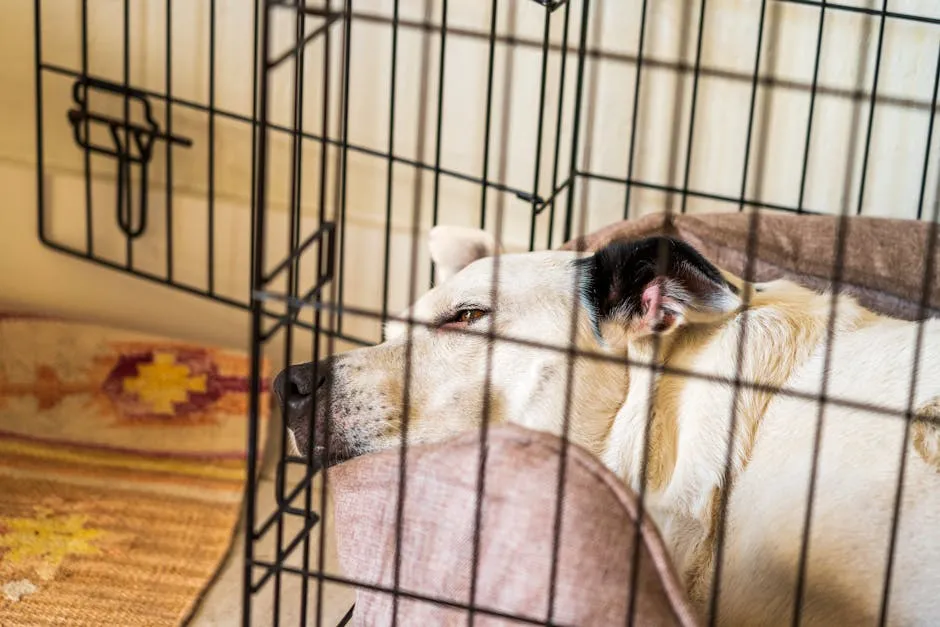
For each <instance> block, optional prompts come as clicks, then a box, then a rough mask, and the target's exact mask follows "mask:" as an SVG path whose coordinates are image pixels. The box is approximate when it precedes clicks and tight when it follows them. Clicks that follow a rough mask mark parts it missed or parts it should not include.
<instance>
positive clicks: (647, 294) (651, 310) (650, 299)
mask: <svg viewBox="0 0 940 627" xmlns="http://www.w3.org/2000/svg"><path fill="white" fill-rule="evenodd" d="M641 302H642V304H643V317H644V318H649V317H650V316H652V317H654V318H655V317H656V316H658V315H659V310H660V309H661V308H662V305H663V286H662V283H660V282H659V281H658V280H656V281H653V282H652V283H650V284H649V285H648V286H646V289H645V290H643V296H642V297H641Z"/></svg>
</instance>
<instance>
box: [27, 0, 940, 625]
mask: <svg viewBox="0 0 940 627" xmlns="http://www.w3.org/2000/svg"><path fill="white" fill-rule="evenodd" d="M891 4H892V6H890V7H889V2H888V0H879V1H877V2H876V1H875V0H872V1H870V2H869V1H864V2H863V1H862V0H858V1H855V0H845V1H844V2H842V3H838V2H826V1H824V0H819V1H817V0H753V2H749V3H740V2H737V1H736V0H712V1H711V2H706V0H675V1H673V0H670V1H668V2H662V3H659V2H650V1H649V0H631V1H630V2H623V3H620V0H606V1H605V0H514V1H513V0H491V1H490V2H479V1H474V0H405V1H403V0H387V1H380V0H318V1H314V0H254V1H253V2H252V1H250V0H200V2H186V3H184V2H181V0H149V1H148V2H144V3H140V4H137V3H133V2H129V0H122V1H117V0H113V1H108V0H75V1H74V2H69V3H68V9H67V10H66V9H64V8H63V5H62V2H60V0H35V15H36V32H35V41H36V47H35V54H36V94H35V96H36V101H37V151H38V153H37V161H38V199H39V203H38V233H39V237H40V239H41V240H42V241H43V242H44V243H45V244H46V245H47V246H49V247H51V248H53V249H55V250H58V251H60V252H62V253H65V254H68V255H71V256H74V257H76V258H77V259H82V260H86V261H91V262H94V263H98V264H102V265H105V266H107V267H109V268H113V269H114V270H117V271H120V272H124V273H129V274H131V275H133V276H135V277H140V278H142V279H146V280H148V281H152V282H155V283H158V284H162V285H165V286H167V287H169V288H173V289H178V290H183V291H185V292H187V293H190V294H192V295H194V296H199V297H202V298H206V299H210V300H212V301H215V302H218V303H221V304H224V305H227V306H231V307H234V308H238V309H241V310H244V311H245V312H246V314H247V315H249V316H250V319H251V340H250V350H251V358H252V390H253V396H252V398H251V416H250V422H249V424H250V434H249V443H248V451H249V453H248V460H249V462H248V474H249V478H250V479H249V489H248V490H247V509H246V511H247V528H248V529H249V533H247V534H246V542H245V545H244V547H243V551H244V555H245V563H246V567H245V573H244V577H245V591H244V598H243V616H244V619H243V620H244V624H246V625H247V624H250V622H251V620H252V617H253V614H252V602H253V598H254V597H255V595H256V594H257V593H258V592H259V591H261V590H262V589H264V588H265V587H266V586H272V587H273V588H274V599H275V603H274V618H273V620H274V622H275V624H276V623H277V621H278V619H279V616H280V611H281V606H282V604H284V603H288V602H291V603H293V602H294V601H293V600H290V601H288V600H287V599H285V598H283V595H282V594H281V592H280V591H281V585H282V584H281V582H282V579H283V578H284V577H285V576H298V577H300V578H301V579H302V581H303V584H302V590H301V594H300V598H299V599H298V600H297V603H299V604H300V608H301V609H300V612H301V615H302V616H304V618H303V620H304V621H306V616H307V612H308V603H310V602H311V601H310V600H309V598H308V597H309V596H310V595H311V594H316V595H319V596H318V597H317V598H318V601H319V602H316V605H317V607H318V608H322V605H323V604H322V593H323V592H322V591H323V589H324V586H325V585H326V584H335V585H345V586H354V585H356V583H357V582H354V581H349V580H347V579H345V578H343V577H341V576H340V575H338V574H336V573H331V572H327V570H326V569H325V567H324V562H323V560H324V559H325V558H324V554H325V550H324V543H325V542H326V534H327V530H326V529H325V525H322V524H319V523H320V517H319V514H318V507H319V505H318V504H321V503H323V502H324V501H325V499H326V498H327V493H328V486H327V483H326V481H325V480H321V481H319V483H316V482H315V481H314V476H315V474H316V473H315V472H314V469H313V466H312V465H311V463H310V462H311V458H310V457H309V456H307V457H305V456H290V455H286V454H285V453H283V451H284V450H286V446H287V443H288V438H287V434H286V430H284V429H282V430H281V431H280V432H279V433H278V434H277V438H279V440H280V443H279V444H280V447H279V449H280V451H282V452H281V454H280V459H278V460H277V468H278V469H279V472H278V474H277V482H276V483H277V493H278V494H277V502H278V507H277V509H276V510H275V511H274V512H273V513H271V514H269V515H264V514H261V513H260V512H258V511H257V504H256V493H255V492H256V491H255V489H254V486H255V485H256V483H255V482H256V477H257V473H258V470H259V468H258V461H259V454H260V451H259V449H258V442H259V433H258V425H259V422H258V416H259V411H260V410H259V403H260V402H261V401H260V394H259V392H258V390H259V389H260V386H261V385H262V384H263V383H264V377H263V373H262V370H261V360H262V357H263V355H264V354H270V353H271V352H272V351H281V354H282V359H281V360H280V363H279V366H283V367H284V368H286V367H287V366H288V365H290V364H292V363H295V362H296V361H299V360H300V359H312V360H313V361H314V362H318V361H319V360H320V359H322V358H323V357H325V356H328V355H332V354H333V353H335V352H338V351H342V350H345V349H347V348H351V347H355V346H368V345H371V344H375V343H378V342H380V341H381V340H382V339H383V331H382V324H383V323H384V322H385V321H387V320H389V319H390V317H394V314H395V313H396V312H397V311H398V310H400V309H402V308H404V307H405V306H406V305H407V304H409V303H410V302H412V301H413V300H415V298H416V297H417V296H418V295H419V294H420V293H421V292H422V291H424V290H425V289H426V288H427V287H429V286H431V285H432V283H433V274H434V269H433V267H432V264H431V263H430V260H429V258H428V257H427V254H426V252H425V251H423V249H419V244H420V241H421V239H422V237H423V235H424V234H425V233H426V232H427V229H428V228H429V227H430V226H432V225H437V224H441V223H454V222H456V223H463V224H466V225H468V226H469V225H473V226H479V227H481V228H485V229H487V230H489V231H491V232H493V233H495V234H497V236H498V238H499V239H500V240H501V241H502V242H503V244H504V247H505V248H507V249H510V250H520V251H524V250H536V249H550V248H553V247H557V246H559V245H561V244H562V243H564V242H567V241H569V240H571V239H572V238H574V237H577V236H579V235H583V234H585V233H587V232H590V231H591V230H594V229H596V228H597V227H599V226H601V225H603V224H606V223H609V222H611V221H614V220H618V219H626V218H634V217H638V216H641V215H644V214H646V213H650V212H667V213H671V212H675V213H686V212H689V213H695V212H704V211H716V210H717V211H749V212H752V213H753V214H755V215H756V214H758V213H759V212H760V211H763V210H772V211H785V212H791V213H798V214H804V213H805V214H814V213H827V214H836V215H841V216H849V215H863V214H864V215H892V216H894V217H904V218H910V219H916V220H932V221H933V222H936V221H937V216H936V211H935V210H933V211H932V210H931V207H935V205H936V204H937V199H938V189H940V169H938V165H937V163H936V161H937V160H936V159H933V160H932V159H931V154H933V153H934V152H935V151H936V150H937V148H936V147H935V146H934V144H935V143H937V138H936V136H935V134H934V133H933V122H934V115H935V113H936V110H937V84H938V77H940V10H938V9H936V8H931V7H930V6H928V3H921V4H920V5H918V4H917V3H916V2H908V3H906V4H905V8H903V9H902V8H897V9H895V8H894V7H893V4H894V3H891ZM898 4H899V5H900V4H902V3H898ZM117 7H120V10H121V11H122V15H121V19H120V23H121V24H122V28H121V29H120V32H119V33H118V34H116V35H114V34H112V39H113V41H110V40H109V41H108V42H106V44H107V45H103V46H102V45H101V40H100V39H98V40H96V39H95V37H94V35H95V33H96V32H98V31H100V28H98V29H96V24H98V21H97V20H98V19H99V18H100V15H101V14H102V12H105V11H113V10H114V9H115V8H117ZM911 7H913V8H911ZM197 18H198V19H197ZM145 22H146V23H147V24H148V25H149V26H146V27H145V26H142V24H144V23H145ZM193 24H196V25H195V26H194V25H193ZM194 33H197V34H198V38H201V39H199V41H201V42H202V44H204V47H203V48H200V49H199V50H197V51H196V52H198V54H195V55H194V56H193V55H190V53H192V51H193V49H192V47H191V46H190V47H187V45H183V44H181V43H180V42H181V41H184V40H186V38H187V37H195V36H196V35H194ZM63 37H65V38H71V39H69V41H70V42H71V46H65V47H64V48H68V49H69V50H71V52H69V53H68V54H65V53H62V52H61V50H62V49H63V46H56V48H55V50H54V51H48V50H47V47H48V42H50V41H53V40H56V41H59V40H61V38H63ZM96 42H97V43H96ZM233 42H237V43H233ZM202 44H200V45H202ZM849 45H851V46H852V48H851V51H852V54H851V55H841V57H840V53H839V50H840V49H844V48H839V46H849ZM180 46H183V49H184V51H185V53H186V55H187V56H180V55H181V53H180V52H178V50H179V48H180ZM97 47H101V49H102V50H103V52H101V51H97V50H96V48H97ZM723 47H727V50H728V51H727V52H723V50H722V48H723ZM927 50H929V52H930V55H931V57H930V59H929V62H928V61H925V60H924V56H923V55H922V54H921V53H922V52H924V51H927ZM115 51H118V52H119V53H120V54H115ZM231 51H234V52H236V53H237V54H234V55H230V54H227V52H231ZM839 58H841V59H843V60H844V59H848V61H844V62H843V61H840V60H839ZM135 63H136V64H138V66H137V67H135ZM194 68H195V69H194ZM886 68H888V69H886ZM65 102H68V105H67V106H63V103H65ZM899 129H900V130H899ZM924 138H925V139H924ZM833 153H837V156H832V155H833ZM62 168H66V169H69V170H70V171H71V172H73V173H75V174H76V175H77V176H80V177H81V179H82V181H83V183H82V185H80V186H79V187H77V188H75V189H74V190H60V189H56V188H54V187H53V188H50V186H49V172H51V171H54V170H58V169H62ZM57 194H62V195H64V196H68V197H70V198H72V199H73V201H74V200H75V199H78V200H79V202H78V204H79V205H80V206H82V210H80V211H79V210H74V209H69V211H68V212H65V211H63V210H61V209H59V210H55V205H56V203H55V202H53V200H54V198H55V197H56V195H57ZM73 206H74V202H73ZM232 241H234V242H235V243H234V244H233V243H231V242H232ZM308 454H309V455H312V453H310V452H309V451H308ZM290 518H293V519H296V520H299V521H300V526H301V530H300V532H298V533H297V534H296V535H293V536H291V537H287V534H286V532H285V531H284V528H285V520H287V519H290ZM272 534H273V535H272ZM272 537H273V541H274V543H275V552H274V557H273V558H272V559H262V558H260V557H259V556H258V552H257V547H258V545H259V544H260V543H261V542H262V540H264V541H268V540H270V539H271V538H272ZM317 544H318V545H319V548H318V549H317V550H316V551H313V550H312V547H315V546H316V545H317ZM292 556H293V558H292ZM298 556H299V557H298ZM291 559H299V560H300V561H299V563H297V562H296V561H293V562H292V561H291ZM719 561H720V560H719ZM311 580H313V581H316V582H317V583H316V584H315V585H316V588H315V592H314V593H311V592H310V591H309V590H308V585H309V584H308V581H311ZM389 592H390V593H391V594H395V595H398V594H400V592H401V591H399V590H389ZM432 601H433V600H432ZM352 612H353V609H350V610H349V611H348V612H346V613H345V614H344V616H343V618H342V619H341V621H340V624H345V623H346V622H348V621H349V620H350V618H351V617H352ZM321 618H322V615H318V624H319V622H320V619H321Z"/></svg>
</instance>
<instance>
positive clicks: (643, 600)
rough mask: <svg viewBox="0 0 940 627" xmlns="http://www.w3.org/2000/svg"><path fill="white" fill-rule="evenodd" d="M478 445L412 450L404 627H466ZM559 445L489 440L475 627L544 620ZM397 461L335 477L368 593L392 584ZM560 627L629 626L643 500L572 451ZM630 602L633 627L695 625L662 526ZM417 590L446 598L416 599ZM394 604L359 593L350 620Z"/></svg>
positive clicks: (492, 436) (352, 552) (518, 437)
mask: <svg viewBox="0 0 940 627" xmlns="http://www.w3.org/2000/svg"><path fill="white" fill-rule="evenodd" d="M479 438H480V436H479V434H478V433H470V434H465V435H463V436H461V437H459V438H457V439H455V440H452V441H451V442H449V443H448V444H446V445H443V446H441V445H430V446H417V447H413V448H411V449H409V451H408V457H407V463H406V469H407V470H406V473H405V486H406V489H405V495H404V507H403V513H402V519H401V530H402V535H401V553H400V555H401V558H400V568H399V570H398V572H399V585H400V587H401V589H402V590H404V591H406V593H405V595H404V596H401V597H399V599H398V602H397V604H398V607H397V610H398V612H399V614H398V617H399V624H402V625H466V624H467V618H468V612H467V611H466V610H463V609H458V608H455V607H454V606H453V604H468V603H469V602H470V590H471V580H472V578H473V561H474V560H473V555H474V520H475V514H476V503H477V475H478V468H479V459H480V457H479V451H480V439H479ZM561 448H562V442H561V440H560V439H559V438H556V437H553V436H551V435H547V434H543V433H536V432H533V431H529V430H525V429H522V428H521V427H517V426H513V425H501V426H494V427H493V428H492V429H491V430H490V432H489V435H488V446H487V449H486V450H487V459H488V462H487V465H486V477H485V485H486V488H485V497H484V498H483V500H482V508H481V512H482V514H481V523H482V524H481V525H480V534H479V544H478V556H479V561H478V569H477V575H478V576H477V578H476V590H475V599H474V603H473V605H474V607H478V608H481V609H480V611H479V612H478V613H477V614H476V617H475V624H480V625H511V624H516V625H518V624H523V623H520V622H518V621H513V620H510V619H508V618H507V617H506V615H511V616H521V617H524V618H525V619H528V620H529V621H538V622H542V623H543V624H544V622H545V621H546V620H547V619H548V612H549V598H550V591H551V590H552V585H551V577H552V570H553V568H552V564H553V562H554V560H553V547H554V546H555V542H554V539H555V519H556V514H555V512H556V511H557V502H558V499H557V497H556V494H557V492H558V485H559V483H558V481H559V480H558V477H559V459H560V452H561ZM399 460H400V454H399V452H398V451H389V452H385V453H378V454H375V455H369V456H365V457H361V458H358V459H354V460H352V461H350V462H347V463H345V464H342V465H340V466H337V467H335V468H333V469H331V470H330V472H329V478H328V480H329V484H330V485H331V486H332V488H331V491H332V494H333V495H334V500H335V519H336V521H337V522H336V524H337V531H338V533H337V535H338V540H337V542H338V545H337V546H338V551H339V555H340V559H341V563H342V567H343V569H344V571H345V572H346V573H347V574H348V575H349V576H350V577H351V578H353V579H354V580H356V581H357V582H360V583H364V584H366V586H368V587H378V588H380V589H384V590H390V589H392V588H393V587H394V584H395V572H396V559H395V555H396V540H395V538H396V533H395V531H396V528H397V526H396V521H397V515H398V501H397V485H398V482H397V478H398V477H399ZM563 489H564V499H562V505H563V506H562V518H561V534H562V535H561V542H560V543H559V544H558V553H557V556H558V559H557V575H556V581H555V595H554V599H555V602H554V607H553V614H552V624H562V625H623V624H627V619H626V617H627V612H628V611H629V608H630V605H631V595H630V590H631V587H632V584H633V580H632V577H631V573H632V565H633V563H634V562H633V559H634V558H633V553H634V551H633V547H634V538H635V530H636V526H637V511H638V509H637V502H636V499H635V497H634V496H633V495H632V494H631V493H630V492H629V490H628V489H627V488H626V487H625V486H624V485H623V484H622V483H621V482H620V481H618V480H617V479H616V478H615V477H614V476H613V475H612V474H611V473H610V472H609V471H608V470H607V469H606V468H604V467H603V466H602V465H601V463H600V462H599V461H597V460H596V459H595V458H594V457H593V456H591V455H590V454H589V453H587V452H586V451H584V450H582V449H580V448H577V447H575V446H574V445H571V446H569V447H568V455H567V464H566V472H565V481H564V487H563ZM639 539H640V542H639V544H638V545H637V546H638V547H639V555H638V556H637V559H638V562H637V563H638V564H639V569H638V571H637V574H636V582H635V583H636V590H637V591H638V593H637V594H636V596H635V597H633V598H632V601H633V603H634V604H635V607H634V608H633V609H634V611H635V612H636V614H635V619H636V622H635V624H637V625H645V626H646V625H649V626H653V625H693V624H694V619H693V615H692V611H691V609H690V607H689V605H688V604H687V601H686V599H685V597H684V593H683V591H682V587H681V585H680V584H679V581H678V580H677V579H676V575H675V573H674V572H673V570H672V566H671V564H670V561H669V558H668V556H667V553H666V549H665V547H664V545H663V543H662V541H661V539H660V538H659V535H658V533H657V531H656V529H655V528H654V526H653V525H652V524H649V523H647V522H645V521H644V523H643V524H642V525H641V532H640V536H639ZM414 594H417V595H419V596H423V597H426V598H431V599H434V600H436V601H437V602H428V601H424V600H420V599H416V598H414V597H413V596H411V595H414ZM394 604H395V601H394V600H393V597H392V595H391V594H388V592H385V591H382V590H378V591H376V590H369V589H366V588H360V590H359V592H358V595H357V600H356V609H355V613H354V620H356V621H357V624H361V625H390V624H392V616H393V607H394Z"/></svg>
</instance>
